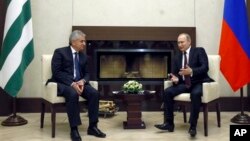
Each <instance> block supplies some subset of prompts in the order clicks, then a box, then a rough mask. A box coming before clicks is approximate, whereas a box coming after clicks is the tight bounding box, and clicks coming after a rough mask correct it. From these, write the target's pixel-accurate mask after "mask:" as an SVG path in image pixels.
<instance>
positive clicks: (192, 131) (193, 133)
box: [188, 127, 197, 137]
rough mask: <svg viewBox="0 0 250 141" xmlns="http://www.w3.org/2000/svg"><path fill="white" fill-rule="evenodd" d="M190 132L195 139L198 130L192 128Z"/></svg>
mask: <svg viewBox="0 0 250 141" xmlns="http://www.w3.org/2000/svg"><path fill="white" fill-rule="evenodd" d="M188 132H189V134H190V136H191V137H195V135H196V133H197V132H196V128H193V127H191V128H190V129H189V131H188Z"/></svg>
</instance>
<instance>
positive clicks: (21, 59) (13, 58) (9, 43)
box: [0, 0, 34, 97]
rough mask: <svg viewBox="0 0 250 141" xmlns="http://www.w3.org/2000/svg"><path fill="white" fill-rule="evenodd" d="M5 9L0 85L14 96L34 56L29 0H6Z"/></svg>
mask: <svg viewBox="0 0 250 141" xmlns="http://www.w3.org/2000/svg"><path fill="white" fill-rule="evenodd" d="M6 4H7V6H6V7H7V10H6V18H5V25H4V34H3V44H2V50H1V56H0V86H1V87H2V88H3V89H4V90H5V91H6V92H7V93H8V94H9V95H11V96H13V97H15V96H16V95H17V94H18V92H19V90H20V89H21V87H22V84H23V74H24V71H25V70H26V68H27V67H28V65H29V64H30V63H31V61H32V59H33V58H34V49H33V30H32V18H31V9H30V1H29V0H6Z"/></svg>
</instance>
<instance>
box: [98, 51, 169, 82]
mask: <svg viewBox="0 0 250 141" xmlns="http://www.w3.org/2000/svg"><path fill="white" fill-rule="evenodd" d="M94 54H95V55H94V56H95V57H94V58H95V59H94V60H95V61H94V66H95V68H96V71H95V73H94V74H95V78H96V80H98V81H108V80H110V81H111V80H113V81H115V80H123V81H127V80H130V79H135V80H140V81H148V80H164V79H166V78H167V74H168V73H169V72H171V68H172V57H173V50H170V49H146V48H134V49H127V48H126V49H121V48H119V49H96V50H95V53H94Z"/></svg>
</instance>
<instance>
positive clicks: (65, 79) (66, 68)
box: [49, 46, 89, 95]
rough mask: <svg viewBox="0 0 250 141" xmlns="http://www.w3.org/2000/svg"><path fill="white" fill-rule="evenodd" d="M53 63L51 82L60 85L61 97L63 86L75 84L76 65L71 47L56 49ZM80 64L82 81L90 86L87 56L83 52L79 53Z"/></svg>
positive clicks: (59, 92)
mask: <svg viewBox="0 0 250 141" xmlns="http://www.w3.org/2000/svg"><path fill="white" fill-rule="evenodd" d="M51 63H52V64H51V66H52V78H51V79H50V80H49V82H57V83H58V95H60V94H61V92H62V91H63V86H65V85H66V86H70V85H71V84H72V83H73V82H74V67H73V66H74V63H73V54H72V51H71V48H70V46H68V47H62V48H58V49H56V50H55V51H54V55H53V58H52V62H51ZM79 64H80V74H81V79H84V80H85V81H86V83H85V84H88V81H89V72H88V70H87V56H86V55H85V54H84V53H83V52H79Z"/></svg>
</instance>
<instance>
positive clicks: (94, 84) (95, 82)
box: [89, 81, 98, 90]
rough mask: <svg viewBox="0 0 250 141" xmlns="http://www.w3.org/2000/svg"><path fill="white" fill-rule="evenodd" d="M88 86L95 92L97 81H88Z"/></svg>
mask: <svg viewBox="0 0 250 141" xmlns="http://www.w3.org/2000/svg"><path fill="white" fill-rule="evenodd" d="M89 84H90V85H91V86H92V87H93V88H95V89H96V90H98V82H97V81H89Z"/></svg>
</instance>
